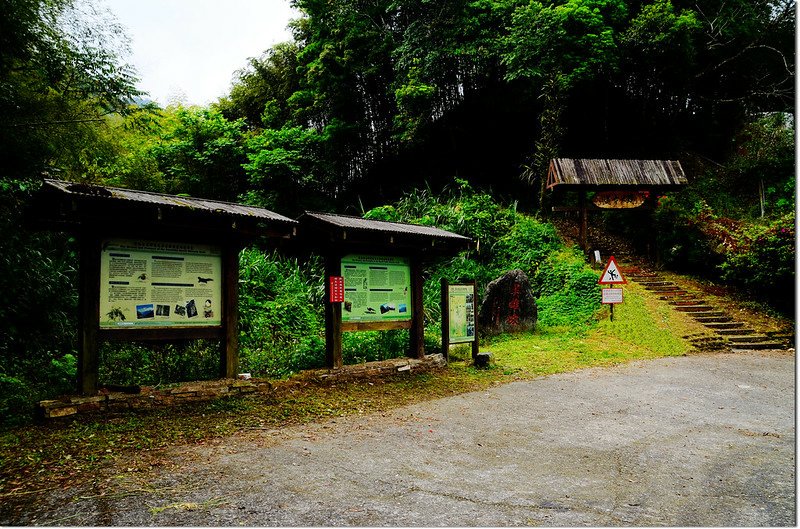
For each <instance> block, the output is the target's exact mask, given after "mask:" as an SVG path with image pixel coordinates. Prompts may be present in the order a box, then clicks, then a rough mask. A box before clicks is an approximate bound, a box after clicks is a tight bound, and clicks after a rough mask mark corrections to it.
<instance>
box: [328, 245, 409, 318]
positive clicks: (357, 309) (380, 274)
mask: <svg viewBox="0 0 800 529" xmlns="http://www.w3.org/2000/svg"><path fill="white" fill-rule="evenodd" d="M341 270H342V272H341V273H342V277H344V301H343V306H342V308H343V311H342V330H343V331H352V330H367V329H366V327H365V324H366V325H369V324H377V325H378V326H380V327H376V328H377V329H378V330H386V329H385V325H387V324H388V325H390V326H392V325H394V324H398V325H400V326H399V327H396V328H408V323H409V322H411V320H412V319H413V317H414V310H413V306H412V303H411V301H412V299H411V298H412V289H411V282H412V273H411V259H410V258H409V257H405V256H394V255H369V254H360V253H351V254H347V255H345V256H343V257H342V258H341ZM390 328H391V327H390Z"/></svg>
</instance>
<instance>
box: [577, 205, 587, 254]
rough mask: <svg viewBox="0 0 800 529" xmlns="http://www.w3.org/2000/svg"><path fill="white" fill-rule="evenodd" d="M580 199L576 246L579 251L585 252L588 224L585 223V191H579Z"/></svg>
mask: <svg viewBox="0 0 800 529" xmlns="http://www.w3.org/2000/svg"><path fill="white" fill-rule="evenodd" d="M580 193H581V197H580V216H581V218H580V231H579V233H578V244H579V245H580V247H581V250H583V251H584V252H586V250H587V249H588V248H587V244H586V231H587V229H588V222H587V217H588V213H587V207H586V191H581V192H580Z"/></svg>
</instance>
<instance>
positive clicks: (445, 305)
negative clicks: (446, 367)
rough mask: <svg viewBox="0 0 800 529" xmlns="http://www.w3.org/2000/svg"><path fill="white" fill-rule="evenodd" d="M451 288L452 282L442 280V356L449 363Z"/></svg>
mask: <svg viewBox="0 0 800 529" xmlns="http://www.w3.org/2000/svg"><path fill="white" fill-rule="evenodd" d="M449 286H450V282H449V281H447V279H445V278H442V280H441V287H442V301H441V304H440V306H441V307H442V356H444V359H445V360H447V361H448V362H449V361H450V298H449V292H448V287H449Z"/></svg>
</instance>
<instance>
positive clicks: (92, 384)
mask: <svg viewBox="0 0 800 529" xmlns="http://www.w3.org/2000/svg"><path fill="white" fill-rule="evenodd" d="M78 274H79V287H78V289H79V292H78V319H79V321H78V327H79V331H78V388H77V390H78V393H80V394H81V395H86V396H91V395H95V394H96V393H97V373H98V367H99V359H98V356H99V355H98V351H99V348H98V337H97V331H98V329H99V327H100V239H99V237H97V235H96V234H94V233H91V232H86V231H84V232H83V233H81V234H80V263H79V270H78Z"/></svg>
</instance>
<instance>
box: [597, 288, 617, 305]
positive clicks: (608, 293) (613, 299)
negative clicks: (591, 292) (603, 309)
mask: <svg viewBox="0 0 800 529" xmlns="http://www.w3.org/2000/svg"><path fill="white" fill-rule="evenodd" d="M600 292H602V293H603V304H605V305H613V304H616V303H622V289H621V288H603V289H601V290H600Z"/></svg>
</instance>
